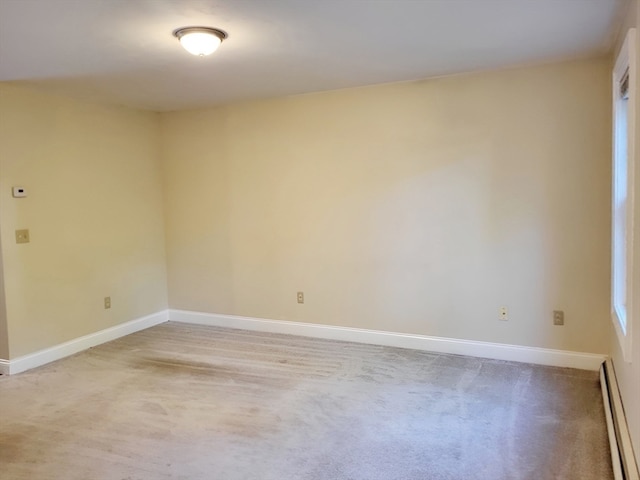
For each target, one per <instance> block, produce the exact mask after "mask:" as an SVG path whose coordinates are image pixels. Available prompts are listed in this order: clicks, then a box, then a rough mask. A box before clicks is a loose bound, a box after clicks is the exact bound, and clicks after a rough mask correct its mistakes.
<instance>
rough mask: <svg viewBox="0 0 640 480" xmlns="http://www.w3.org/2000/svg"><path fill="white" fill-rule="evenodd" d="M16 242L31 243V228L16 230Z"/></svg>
mask: <svg viewBox="0 0 640 480" xmlns="http://www.w3.org/2000/svg"><path fill="white" fill-rule="evenodd" d="M16 243H29V230H27V229H26V228H25V229H23V230H16Z"/></svg>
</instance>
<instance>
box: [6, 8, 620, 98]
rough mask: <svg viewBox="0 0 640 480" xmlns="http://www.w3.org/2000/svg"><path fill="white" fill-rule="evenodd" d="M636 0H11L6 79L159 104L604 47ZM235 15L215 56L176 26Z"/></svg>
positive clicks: (293, 90)
mask: <svg viewBox="0 0 640 480" xmlns="http://www.w3.org/2000/svg"><path fill="white" fill-rule="evenodd" d="M626 2H627V0H0V81H23V82H29V83H32V84H34V85H36V86H41V87H44V88H48V89H51V90H54V91H57V92H62V93H66V94H71V95H74V96H77V97H80V98H85V99H89V100H94V101H101V102H109V103H117V104H123V105H128V106H131V107H136V108H144V109H151V110H158V111H167V110H178V109H185V108H197V107H205V106H211V105H217V104H221V103H228V102H232V101H238V100H246V99H254V98H265V97H274V96H281V95H291V94H298V93H307V92H315V91H322V90H332V89H338V88H345V87H352V86H360V85H370V84H378V83H386V82H396V81H404V80H414V79H419V78H425V77H430V76H436V75H445V74H452V73H459V72H469V71H474V70H486V69H493V68H503V67H509V66H514V65H523V64H535V63H543V62H550V61H556V60H562V59H569V58H577V57H585V56H591V55H598V54H604V53H606V52H608V51H609V49H610V48H611V46H612V43H613V40H614V37H615V34H616V33H617V29H618V26H619V24H620V23H621V18H622V17H621V15H623V12H624V11H625V10H626V8H625V7H626ZM187 25H206V26H212V27H217V28H220V29H223V30H225V31H227V32H228V33H229V38H228V39H227V40H226V41H225V42H224V43H223V44H222V46H221V47H220V49H219V50H218V51H217V52H216V53H215V54H213V55H211V56H209V57H204V58H199V57H193V56H191V55H189V54H187V53H186V52H185V51H184V50H183V49H182V48H181V47H180V45H179V43H178V41H177V40H176V39H175V38H174V37H173V36H172V34H171V32H172V31H173V30H174V29H176V28H178V27H182V26H187Z"/></svg>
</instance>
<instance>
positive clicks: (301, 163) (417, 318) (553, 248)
mask: <svg viewBox="0 0 640 480" xmlns="http://www.w3.org/2000/svg"><path fill="white" fill-rule="evenodd" d="M609 70H610V69H609V61H608V59H602V60H590V61H579V62H572V63H564V64H557V65H549V66H543V67H537V68H526V69H516V70H509V71H501V72H493V73H484V74H477V75H468V76H459V77H450V78H443V79H436V80H430V81H423V82H415V83H405V84H394V85H385V86H377V87H368V88H360V89H351V90H344V91H337V92H329V93H320V94H314V95H306V96H297V97H289V98H281V99H275V100H270V101H261V102H253V103H246V104H239V105H233V106H228V107H222V108H216V109H210V110H202V111H191V112H181V113H167V114H162V116H161V121H162V135H161V138H162V156H163V168H164V174H165V175H164V179H165V202H166V203H165V222H166V238H167V255H168V281H169V292H170V293H169V304H170V306H171V307H172V308H177V309H187V310H196V311H203V312H214V313H226V314H237V315H246V316H253V317H264V318H272V319H287V320H296V321H303V322H314V323H322V324H331V325H344V326H352V327H362V328H371V329H380V330H389V331H397V332H411V333H417V334H427V335H438V336H444V337H453V338H460V339H474V340H484V341H491V342H500V343H508V344H516V345H528V346H535V347H548V348H557V349H567V350H576V351H584V352H599V353H606V352H608V348H609V335H610V328H609V327H610V325H609V320H608V316H609V293H608V292H609V277H610V271H609V248H610V239H609V223H610V198H609V197H610V161H609V159H610V151H611V145H610V93H609V83H610V80H609V73H610V72H609ZM298 290H302V291H304V292H305V304H304V305H298V304H297V303H296V291H298ZM501 305H506V306H508V308H509V317H510V318H509V321H508V322H500V321H498V308H499V307H500V306H501ZM554 309H562V310H564V311H565V314H566V325H565V326H564V327H554V326H553V325H552V318H551V315H552V310H554Z"/></svg>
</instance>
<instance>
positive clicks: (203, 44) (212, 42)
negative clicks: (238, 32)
mask: <svg viewBox="0 0 640 480" xmlns="http://www.w3.org/2000/svg"><path fill="white" fill-rule="evenodd" d="M173 35H174V36H175V37H177V38H178V40H180V44H181V45H182V47H183V48H184V49H185V50H186V51H187V52H189V53H190V54H192V55H197V56H200V57H204V56H205V55H211V54H212V53H213V52H215V51H216V50H217V49H218V47H219V46H220V44H221V43H222V40H224V39H225V38H227V34H226V33H225V32H223V31H222V30H218V29H216V28H209V27H185V28H179V29H178V30H176V31H174V32H173Z"/></svg>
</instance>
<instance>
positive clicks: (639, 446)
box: [610, 0, 640, 465]
mask: <svg viewBox="0 0 640 480" xmlns="http://www.w3.org/2000/svg"><path fill="white" fill-rule="evenodd" d="M639 21H640V2H639V1H638V0H633V1H632V2H629V10H628V11H627V14H626V16H625V23H624V25H623V27H622V29H621V30H620V35H619V37H618V41H617V42H616V44H617V45H616V48H615V52H614V56H613V59H614V61H615V58H616V57H617V56H618V51H619V49H620V47H621V45H622V42H623V41H624V37H625V35H626V33H627V30H628V29H629V28H630V27H638V26H639V25H638V24H639ZM638 52H640V49H638ZM612 64H613V63H612ZM639 67H640V59H639V60H638V61H636V93H637V96H636V112H637V113H636V119H637V120H636V121H638V117H637V115H640V68H639ZM638 124H639V123H636V150H635V163H634V165H635V166H634V169H635V179H634V182H635V193H636V195H635V206H634V215H635V220H634V224H635V231H634V252H635V256H634V265H633V285H634V288H635V290H634V291H635V296H634V297H633V299H632V310H631V317H630V319H629V321H630V322H631V323H632V335H633V338H632V340H631V342H632V345H633V348H632V358H631V362H625V360H624V357H623V355H622V351H621V350H620V344H619V343H618V338H617V336H616V335H615V334H614V335H612V337H611V345H610V351H611V356H612V358H613V363H614V367H615V370H616V377H617V378H618V383H619V386H620V392H621V394H622V401H623V403H624V405H625V413H626V416H627V423H628V424H629V430H630V432H631V438H632V441H633V445H634V451H635V455H636V462H637V463H638V465H640V408H638V406H639V405H640V195H638V191H639V189H640V134H638Z"/></svg>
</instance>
